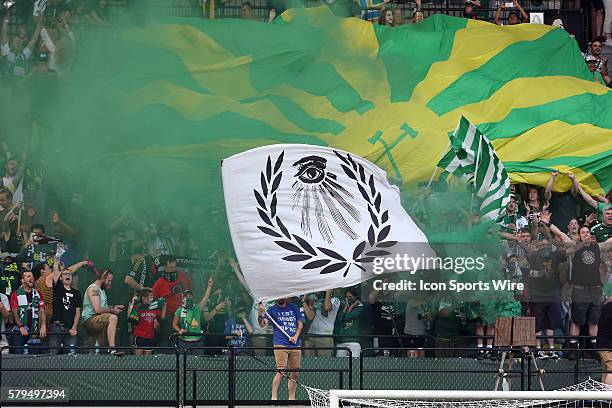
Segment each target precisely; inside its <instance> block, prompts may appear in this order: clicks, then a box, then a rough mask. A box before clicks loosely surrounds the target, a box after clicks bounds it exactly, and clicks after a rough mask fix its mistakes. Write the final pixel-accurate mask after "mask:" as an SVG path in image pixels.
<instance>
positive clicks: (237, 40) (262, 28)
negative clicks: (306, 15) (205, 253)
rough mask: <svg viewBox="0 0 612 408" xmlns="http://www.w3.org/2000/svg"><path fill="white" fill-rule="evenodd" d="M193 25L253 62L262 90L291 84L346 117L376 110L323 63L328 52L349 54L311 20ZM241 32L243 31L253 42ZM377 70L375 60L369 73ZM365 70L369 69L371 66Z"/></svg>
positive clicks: (255, 83) (252, 74)
mask: <svg viewBox="0 0 612 408" xmlns="http://www.w3.org/2000/svg"><path fill="white" fill-rule="evenodd" d="M192 25H194V26H195V27H197V28H198V29H200V30H202V31H203V32H205V33H206V35H207V36H209V37H211V38H212V39H214V40H215V41H217V42H218V43H219V44H223V46H224V47H225V48H226V49H227V50H228V51H229V52H231V53H232V54H233V55H235V56H251V57H252V58H253V62H252V63H251V64H249V79H250V81H251V85H252V86H253V88H254V89H256V90H257V91H260V92H266V91H268V90H269V89H270V88H272V87H273V86H277V85H281V84H287V85H289V86H292V87H294V88H297V89H301V90H303V91H304V92H307V93H310V94H312V95H317V96H324V97H326V98H327V99H328V100H329V101H330V103H331V104H332V105H333V106H334V108H336V109H337V110H338V111H340V112H343V113H346V112H350V111H356V112H358V113H360V114H362V113H364V112H366V111H368V110H370V109H372V108H374V105H373V104H372V102H370V101H366V100H364V99H362V98H361V96H360V95H359V93H358V92H357V91H356V90H355V89H354V88H353V87H352V85H351V84H350V83H348V82H347V81H346V80H345V79H344V78H343V77H342V76H341V75H340V74H339V73H338V72H337V71H336V69H335V67H334V66H333V65H331V64H330V63H328V62H326V61H325V60H324V59H325V57H324V55H322V53H323V50H325V52H326V53H334V54H335V55H342V54H346V50H344V49H343V46H342V44H340V43H339V42H338V43H337V44H334V43H330V41H329V32H325V31H324V30H323V29H321V28H318V27H316V26H314V25H312V24H311V22H310V21H309V20H308V19H300V18H296V19H295V20H294V21H292V22H291V24H274V25H269V24H261V23H259V22H247V21H245V20H237V19H236V20H231V19H223V20H213V21H209V20H202V21H195V20H193V21H192ZM326 28H327V27H326ZM339 29H340V27H338V30H339ZM236 33H244V34H245V35H246V36H247V37H248V40H247V41H245V37H244V36H243V35H237V34H236ZM271 42H273V45H270V44H271ZM253 44H260V46H253ZM322 44H325V47H322ZM334 47H335V48H336V49H334ZM347 57H348V56H347ZM363 60H364V59H363V58H360V61H363ZM375 66H377V65H376V64H375V61H372V67H370V71H372V70H374V69H375V68H374V67H375ZM362 68H363V69H365V70H367V69H368V67H367V66H365V67H362Z"/></svg>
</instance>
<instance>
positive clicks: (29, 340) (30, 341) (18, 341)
mask: <svg viewBox="0 0 612 408" xmlns="http://www.w3.org/2000/svg"><path fill="white" fill-rule="evenodd" d="M24 327H25V329H26V330H27V331H28V333H29V332H30V328H29V327H28V326H24ZM13 333H15V334H13V346H14V347H17V348H16V349H14V350H15V354H43V352H42V350H40V349H38V350H34V349H30V348H29V347H26V344H27V345H28V346H41V345H42V341H41V339H40V338H38V337H36V338H33V337H32V335H30V334H28V335H27V336H22V335H21V333H20V332H19V327H17V326H14V327H13Z"/></svg>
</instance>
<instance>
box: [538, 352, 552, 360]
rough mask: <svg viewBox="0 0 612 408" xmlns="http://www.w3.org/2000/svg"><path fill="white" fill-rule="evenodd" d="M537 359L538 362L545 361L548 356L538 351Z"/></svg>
mask: <svg viewBox="0 0 612 408" xmlns="http://www.w3.org/2000/svg"><path fill="white" fill-rule="evenodd" d="M537 358H538V359H539V360H547V359H549V358H550V356H549V355H548V354H546V353H545V352H543V351H538V355H537Z"/></svg>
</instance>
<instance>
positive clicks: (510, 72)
mask: <svg viewBox="0 0 612 408" xmlns="http://www.w3.org/2000/svg"><path fill="white" fill-rule="evenodd" d="M543 50H546V52H543ZM525 61H529V62H528V63H527V64H526V63H525ZM556 75H562V76H573V77H577V78H580V79H584V80H588V79H589V78H590V77H591V78H592V74H591V73H590V72H589V70H588V69H587V67H586V64H585V63H584V60H583V59H582V56H581V54H580V50H579V49H578V44H577V43H576V41H573V40H569V39H568V38H567V33H566V32H565V31H562V30H552V31H550V32H548V33H547V34H545V35H543V36H542V37H540V38H538V39H537V40H534V41H521V42H518V43H514V44H512V45H509V46H508V47H506V48H505V49H504V50H502V51H501V52H499V53H498V54H497V55H495V56H494V57H493V58H491V59H490V60H489V61H488V62H486V63H485V64H484V65H483V66H481V67H479V68H476V69H475V70H473V71H470V72H467V73H465V74H464V75H462V76H461V77H460V78H458V79H457V80H456V81H454V82H453V83H452V84H451V85H449V86H448V87H447V88H446V89H445V90H444V91H442V92H440V93H439V94H438V95H436V96H435V97H434V98H433V99H432V100H431V101H429V103H428V104H427V106H428V107H429V108H430V109H431V110H433V111H434V112H435V113H436V114H438V115H443V114H445V113H447V112H450V111H452V110H454V109H457V108H459V107H461V106H464V105H468V104H471V103H476V102H480V101H483V100H486V99H488V98H490V97H491V96H492V95H493V94H495V92H497V91H498V90H499V89H500V88H501V87H502V86H504V85H505V84H506V83H508V82H509V81H511V80H513V79H516V78H532V77H542V76H556ZM475 84H478V86H475Z"/></svg>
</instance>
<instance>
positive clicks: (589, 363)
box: [0, 346, 612, 407]
mask: <svg viewBox="0 0 612 408" xmlns="http://www.w3.org/2000/svg"><path fill="white" fill-rule="evenodd" d="M16 348H17V347H16V346H9V347H2V349H0V352H3V351H4V350H11V349H16ZM48 348H49V347H48V346H31V347H30V350H31V351H33V352H36V351H42V350H43V349H48ZM57 348H60V347H57ZM115 349H116V350H123V351H127V350H130V349H131V348H127V347H116V348H115ZM152 349H153V350H154V351H155V352H157V353H164V354H169V355H170V356H167V357H164V358H165V359H166V360H165V361H168V362H170V363H171V364H170V365H171V366H170V367H166V368H154V366H153V367H151V366H149V365H147V366H146V368H134V367H133V366H130V365H129V364H120V365H118V366H115V365H111V366H109V365H108V364H99V363H96V364H95V366H86V367H75V364H66V363H63V362H65V361H68V360H62V359H56V360H54V362H55V361H56V362H57V363H54V364H53V365H52V366H50V367H44V366H41V364H36V363H35V362H36V361H40V359H41V358H53V357H52V356H46V355H43V356H40V355H37V356H32V358H28V357H19V356H15V357H11V355H2V358H0V386H2V387H5V386H7V384H10V383H11V382H14V381H15V377H9V380H8V381H7V377H8V376H10V375H11V374H10V373H22V374H23V373H24V372H26V373H27V372H29V371H32V372H36V373H38V374H40V373H44V372H51V373H53V372H58V373H59V372H68V373H86V372H100V373H120V372H128V373H129V372H136V373H142V372H143V371H146V372H147V373H150V372H151V373H164V372H165V373H171V374H172V375H173V377H174V379H175V381H174V384H173V385H172V386H171V387H172V391H173V393H172V394H173V398H172V399H170V398H168V399H155V400H153V399H152V400H146V401H143V400H138V401H137V402H138V403H140V404H145V405H158V406H169V405H172V406H179V405H192V406H196V405H227V406H228V407H233V406H235V405H270V404H275V403H277V402H272V401H270V400H262V399H245V398H244V397H242V398H241V397H240V396H239V395H238V392H237V388H238V387H237V386H238V385H239V383H240V378H241V374H243V375H244V374H248V373H252V374H253V375H255V376H260V375H261V374H264V373H270V374H272V373H276V372H278V371H279V370H278V369H277V368H276V365H275V363H274V360H272V359H271V358H270V357H261V358H260V357H258V356H256V355H255V351H256V350H262V349H263V350H268V351H270V352H272V351H273V350H275V348H274V347H241V348H236V347H233V346H226V347H223V348H222V350H220V348H219V347H187V348H186V349H184V350H182V351H181V350H179V349H177V348H176V347H154V348H152ZM387 349H388V350H390V351H391V352H392V353H393V355H404V354H408V353H409V352H419V353H423V354H426V353H433V354H435V353H440V352H442V353H449V354H457V353H459V354H461V355H462V356H470V355H474V354H476V353H478V352H482V351H483V348H476V347H463V348H455V347H445V348H439V347H396V348H387ZM77 350H79V351H84V352H92V351H94V350H100V351H107V350H110V348H108V347H78V348H77ZM300 350H329V351H332V353H333V352H334V351H338V350H342V351H343V352H345V353H347V354H348V356H349V357H351V358H337V359H334V361H335V363H338V364H340V363H341V364H340V365H339V366H338V365H335V366H332V367H330V366H329V365H327V366H325V367H322V368H308V366H306V367H303V366H302V367H300V368H298V369H282V372H283V373H290V372H299V373H317V374H322V375H323V374H329V375H331V376H329V377H328V378H327V381H328V382H329V381H332V383H333V381H334V380H333V379H334V377H335V376H337V385H331V383H330V384H327V386H329V387H337V388H339V389H343V388H348V389H353V385H354V384H353V379H354V378H355V379H357V375H358V383H359V388H360V389H363V388H364V387H365V386H366V383H367V382H368V381H366V380H367V379H369V378H370V377H371V376H373V377H371V378H379V376H380V375H381V373H394V374H395V375H400V374H405V375H419V376H421V375H423V374H427V373H429V374H436V375H443V374H451V375H455V376H456V374H458V373H462V374H465V375H470V374H471V375H475V374H482V375H490V376H491V378H497V377H500V376H502V377H503V378H507V379H512V378H517V379H518V381H517V382H516V383H513V387H515V389H516V388H519V389H520V390H532V389H534V388H537V387H534V386H533V384H534V379H535V378H536V377H537V376H542V375H544V374H553V375H560V376H561V377H562V376H563V375H566V376H567V378H568V379H569V378H571V379H572V381H573V383H574V384H577V383H579V382H580V381H581V380H584V378H585V376H588V377H592V376H594V375H599V374H602V373H610V371H606V370H605V369H603V368H602V367H601V365H600V364H599V363H598V362H597V356H593V355H589V353H597V354H599V352H601V351H612V350H609V349H602V348H593V349H586V350H585V349H581V348H576V349H574V348H571V349H568V348H562V349H554V351H555V352H561V353H565V354H566V357H568V354H569V353H572V356H571V357H572V359H573V362H572V364H568V363H567V360H565V361H566V362H565V363H555V362H553V361H550V362H544V360H540V359H538V360H537V361H538V370H536V369H535V366H534V364H533V359H536V358H538V357H537V355H538V354H537V353H538V352H539V351H550V350H549V349H538V348H531V349H525V348H517V347H510V348H494V349H490V350H488V351H491V352H493V353H497V355H498V359H497V360H499V355H500V354H501V353H502V352H506V353H511V354H512V355H513V358H514V361H515V362H516V363H517V364H516V365H515V366H514V367H513V368H512V369H506V368H505V367H500V366H499V364H497V363H496V364H492V362H488V363H486V362H485V363H482V364H480V363H470V365H469V366H467V367H466V366H465V365H464V364H463V365H460V366H458V367H456V368H448V367H447V366H440V365H437V366H434V367H431V366H429V367H428V366H427V364H423V363H426V362H427V361H435V360H436V359H435V358H434V359H432V358H428V357H417V358H413V359H407V358H395V359H392V360H389V361H392V364H391V367H389V365H388V364H386V365H385V366H384V367H383V366H381V365H380V364H379V363H374V362H376V361H378V362H380V361H381V360H382V358H374V357H368V352H369V351H373V350H374V351H375V350H378V349H376V348H364V349H362V353H361V354H360V356H359V361H358V363H359V364H358V368H357V367H356V363H357V362H356V361H355V360H354V359H353V358H352V357H353V355H352V354H351V350H350V349H349V348H347V347H301V348H300ZM220 351H222V352H220ZM202 353H206V354H215V355H219V354H223V357H222V358H219V357H216V358H215V357H212V356H208V355H207V356H201V354H202ZM430 355H431V354H430ZM91 358H93V359H97V358H99V357H95V356H92V357H91ZM251 359H252V360H254V361H257V362H258V363H259V364H260V365H259V366H258V367H246V366H245V365H244V364H238V362H239V361H242V362H245V361H250V360H251ZM459 360H460V359H459ZM9 361H10V362H12V364H9ZM15 361H18V362H19V366H18V367H17V366H16V365H15ZM81 361H96V360H88V357H85V359H84V360H81ZM98 361H102V360H98ZM130 361H137V362H140V363H147V362H148V361H152V358H151V357H145V356H143V357H141V358H131V359H130ZM311 361H313V360H311ZM329 361H331V360H329ZM329 361H328V363H329ZM401 361H404V362H408V361H410V364H404V363H401ZM472 364H476V366H473V365H472ZM500 368H501V371H500ZM206 373H208V374H211V373H217V374H219V378H220V381H221V382H220V383H219V384H223V386H225V384H227V395H226V396H224V397H223V398H219V399H214V398H211V397H210V395H207V396H206V398H201V397H200V396H199V395H198V390H200V389H201V387H200V384H202V381H203V380H202V377H201V374H204V375H205V374H206ZM15 375H18V374H15ZM354 376H355V377H354ZM242 377H243V376H242ZM243 378H244V377H243ZM249 378H252V377H249ZM317 378H321V376H317ZM544 378H546V377H544ZM548 378H551V379H552V378H553V377H550V376H549V377H548ZM554 378H555V379H558V378H559V377H554ZM567 381H569V380H567ZM245 383H249V384H251V383H252V381H251V380H245ZM101 384H105V383H104V382H103V383H101ZM208 384H210V382H209V383H208ZM20 385H22V386H23V385H24V384H20ZM101 386H104V385H101ZM169 386H170V385H169ZM111 390H112V389H111ZM181 390H182V392H181ZM220 390H221V392H223V389H220ZM93 392H94V395H96V396H97V397H98V398H99V394H97V393H95V391H93ZM134 402H136V401H134V400H131V399H126V398H115V399H99V400H94V401H91V400H87V399H83V398H82V396H81V398H80V399H74V400H70V401H68V402H67V403H63V405H73V406H75V405H91V404H95V405H97V406H114V405H120V404H123V405H125V404H133V403H134ZM283 403H286V404H308V401H306V400H297V401H283Z"/></svg>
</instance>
